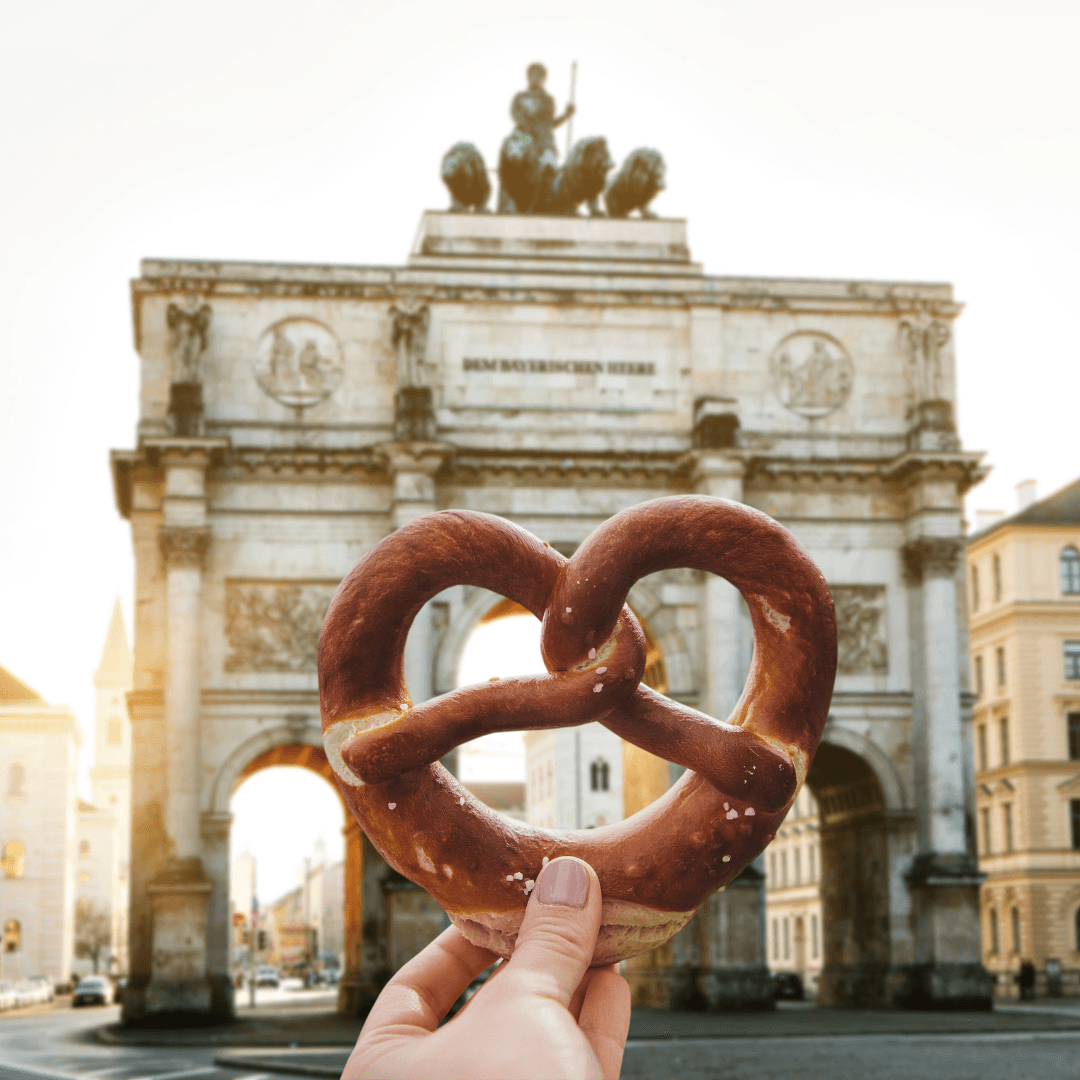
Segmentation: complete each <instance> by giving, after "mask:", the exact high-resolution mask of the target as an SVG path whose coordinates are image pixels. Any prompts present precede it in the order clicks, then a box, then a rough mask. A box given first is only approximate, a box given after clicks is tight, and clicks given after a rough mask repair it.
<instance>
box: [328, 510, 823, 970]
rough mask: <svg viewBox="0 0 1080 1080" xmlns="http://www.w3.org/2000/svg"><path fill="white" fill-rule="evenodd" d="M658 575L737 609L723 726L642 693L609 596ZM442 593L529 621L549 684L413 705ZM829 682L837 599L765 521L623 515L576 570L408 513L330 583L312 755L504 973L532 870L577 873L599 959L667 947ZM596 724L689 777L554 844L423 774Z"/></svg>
mask: <svg viewBox="0 0 1080 1080" xmlns="http://www.w3.org/2000/svg"><path fill="white" fill-rule="evenodd" d="M673 567H690V568H692V569H697V570H705V571H709V572H711V573H714V574H719V575H720V576H722V577H724V578H726V579H727V580H728V581H730V582H731V583H732V584H733V585H735V586H736V587H737V588H738V589H739V590H740V591H741V592H742V594H743V597H744V599H745V600H746V603H747V606H748V607H749V611H750V617H751V620H752V622H753V626H754V642H755V643H754V656H753V660H752V662H751V667H750V673H749V676H748V678H747V682H746V686H745V688H744V690H743V693H742V696H741V697H740V699H739V701H738V703H737V704H736V705H735V708H734V710H733V712H732V714H731V716H730V717H729V718H728V719H727V720H726V721H719V720H714V719H713V718H712V717H709V716H706V715H704V714H703V713H700V712H697V711H695V710H694V709H691V708H689V707H687V706H685V705H682V704H679V703H678V702H675V701H672V700H670V699H668V698H666V697H664V696H662V695H660V694H658V693H655V692H654V691H652V690H650V689H649V688H647V687H645V686H642V685H640V680H641V677H642V674H643V672H644V668H645V637H644V634H643V633H642V630H641V627H640V625H639V624H638V622H637V619H636V618H635V617H634V615H633V613H632V612H631V611H630V609H629V608H628V607H627V606H626V605H625V603H624V601H625V599H626V596H627V594H628V592H629V590H630V588H631V586H632V585H633V584H634V582H636V581H637V580H638V578H641V577H644V576H645V575H646V574H652V573H655V572H656V571H659V570H664V569H668V568H673ZM451 585H474V586H479V587H480V588H484V589H490V590H491V591H493V592H496V593H500V594H502V595H503V596H506V597H509V598H510V599H511V600H515V601H517V602H518V603H519V604H521V605H523V606H524V607H526V608H528V609H529V611H531V612H532V613H533V614H534V615H536V617H537V618H539V619H541V620H542V621H543V629H542V637H541V652H542V655H543V658H544V663H545V665H546V667H547V669H548V671H547V673H546V674H541V675H535V676H529V677H522V678H506V679H500V680H498V681H495V682H490V683H486V684H484V685H482V686H469V687H463V688H461V689H458V690H455V691H453V692H451V693H449V694H443V695H442V696H441V697H438V698H434V699H432V700H430V701H425V702H423V703H421V704H419V705H415V706H414V705H413V704H412V702H411V700H410V698H409V694H408V690H407V688H406V686H405V678H404V668H403V653H404V648H405V639H406V636H407V634H408V631H409V627H410V626H411V624H412V621H413V619H414V618H415V617H416V614H417V612H418V611H419V610H420V608H421V607H422V606H423V605H424V604H425V603H426V602H427V601H428V600H430V599H431V598H432V597H433V596H435V595H436V594H437V593H439V592H441V591H442V590H443V589H446V588H448V587H450V586H451ZM835 673H836V621H835V616H834V613H833V604H832V598H831V596H830V594H829V590H828V587H827V586H826V584H825V579H824V578H823V577H822V575H821V572H820V571H819V570H818V568H817V567H816V566H815V565H814V563H813V562H812V561H811V559H810V557H809V556H808V555H807V554H806V552H805V551H804V550H803V549H802V547H801V546H800V545H799V544H798V542H797V541H796V540H795V539H794V538H793V537H792V536H791V534H790V533H789V532H788V531H787V530H786V529H784V528H783V527H782V526H780V525H779V524H777V523H776V522H775V521H773V520H772V518H770V517H768V516H766V515H765V514H762V513H760V512H759V511H757V510H753V509H751V508H749V507H747V506H743V505H742V504H740V503H733V502H728V501H726V500H724V499H717V498H711V497H708V496H701V495H686V496H675V497H671V498H662V499H656V500H653V501H652V502H647V503H642V504H640V505H637V506H633V507H631V508H630V509H627V510H624V511H622V512H621V513H619V514H616V515H615V516H614V517H612V518H610V519H609V520H608V521H607V522H605V523H604V524H603V525H601V526H600V527H599V528H598V529H596V531H595V532H593V534H592V535H591V536H590V537H589V538H588V539H587V540H586V541H585V542H584V543H583V544H582V545H581V547H580V548H579V549H578V551H577V552H576V553H575V554H574V556H573V558H571V559H570V560H567V559H565V558H564V557H563V556H562V555H560V554H559V553H558V552H556V551H554V550H553V549H552V548H550V547H549V546H548V545H547V544H546V543H543V542H542V541H540V540H538V539H537V538H536V537H535V536H533V535H532V534H531V533H528V532H526V531H525V530H524V529H521V528H519V527H518V526H516V525H514V524H512V523H510V522H508V521H505V520H503V519H502V518H498V517H494V516H491V515H488V514H479V513H473V512H470V511H466V510H444V511H441V512H439V513H435V514H429V515H428V516H426V517H422V518H418V519H416V520H415V521H412V522H410V523H409V524H407V525H404V526H402V527H401V528H399V529H398V530H397V531H396V532H394V533H392V534H391V535H390V536H388V537H386V538H385V539H384V540H383V541H382V542H381V543H379V544H377V545H376V546H375V547H374V548H372V549H371V551H369V552H368V554H367V555H366V556H365V557H364V558H363V559H362V560H361V561H360V563H359V564H358V565H357V566H356V568H355V569H354V570H353V571H352V572H351V573H350V574H349V575H348V577H346V578H345V580H344V581H343V582H342V583H341V585H340V586H339V588H338V590H337V592H336V593H335V594H334V597H333V599H332V601H331V603H330V608H329V611H328V612H327V615H326V620H325V622H324V623H323V628H322V634H321V636H320V639H319V695H320V703H321V708H322V729H323V742H324V745H325V747H326V752H327V756H328V758H329V760H330V764H331V765H332V767H333V769H334V773H335V776H336V780H337V784H338V787H339V788H340V789H341V792H342V795H343V797H344V799H345V801H346V802H347V804H348V805H349V807H350V809H351V810H352V813H353V814H354V815H355V817H356V819H357V821H358V822H359V823H360V825H361V827H362V828H363V829H364V831H365V832H366V833H367V835H368V837H369V838H370V839H371V842H372V843H373V844H374V845H375V847H376V848H377V849H378V851H379V852H380V853H381V854H382V856H383V858H384V859H386V861H387V863H389V864H390V866H392V867H393V868H394V869H395V870H397V871H399V872H400V873H401V874H403V875H404V876H405V877H407V878H410V879H411V880H412V881H414V882H416V883H417V884H418V885H420V886H422V887H423V888H424V889H426V890H427V891H428V892H429V893H430V894H431V895H432V896H433V897H434V898H435V899H436V901H438V903H439V904H440V905H441V906H442V908H443V909H444V910H445V911H446V913H447V914H448V915H449V917H450V919H451V920H452V921H453V922H454V924H455V925H456V926H457V927H458V928H459V929H460V930H461V931H462V933H464V934H465V936H466V937H467V938H469V940H470V941H472V942H474V943H475V944H477V945H480V946H482V947H484V948H487V949H490V950H491V951H492V952H495V953H498V954H499V955H501V956H504V957H508V956H509V955H510V954H511V953H512V952H513V949H514V943H515V939H516V936H517V931H518V928H519V926H520V924H521V919H522V916H523V914H524V911H525V905H526V903H527V900H528V895H529V893H530V892H531V890H532V888H533V885H534V883H535V881H536V878H537V876H538V875H539V873H540V870H541V869H542V867H543V866H544V865H545V864H546V863H547V861H548V860H549V859H555V858H558V857H559V856H563V855H573V856H576V857H578V858H580V859H584V860H585V861H586V862H588V863H589V864H590V865H591V866H592V867H593V868H594V869H595V871H596V873H597V876H598V878H599V880H600V886H601V889H602V893H603V914H602V919H601V927H600V934H599V937H598V940H597V944H596V951H595V953H594V955H593V960H592V963H593V965H602V964H610V963H613V962H615V961H616V960H623V959H626V958H627V957H630V956H634V955H636V954H637V953H640V952H643V951H645V950H646V949H650V948H653V947H655V946H657V945H660V944H662V943H663V942H665V941H667V940H668V939H670V938H671V937H673V936H674V935H675V934H676V933H678V931H679V930H681V929H682V928H683V927H684V926H685V925H686V924H687V923H688V922H689V921H690V919H691V918H692V917H693V915H694V913H695V911H697V909H698V908H699V907H700V906H701V904H702V903H703V902H704V901H705V900H706V899H707V898H708V896H709V895H710V894H711V893H712V892H714V891H715V890H717V889H719V888H721V887H722V886H724V885H725V884H726V883H727V882H729V881H731V880H732V879H733V878H734V877H735V876H736V875H737V874H738V873H739V872H740V871H741V870H742V869H743V868H744V867H745V866H746V865H747V864H748V863H750V862H751V861H753V859H755V858H756V857H757V855H758V854H759V853H760V852H761V850H762V849H763V848H764V847H765V845H766V844H767V843H768V842H769V841H770V840H771V839H772V838H773V836H774V835H775V832H776V828H777V826H778V825H779V823H780V822H781V821H782V820H783V817H784V814H785V813H786V812H787V810H788V808H789V807H790V805H791V803H792V801H793V800H794V798H795V796H796V794H797V793H798V790H799V788H800V786H801V785H802V783H803V780H804V779H805V778H806V774H807V772H808V770H809V768H810V766H811V764H812V762H813V757H814V753H815V751H816V749H817V744H818V740H819V738H820V736H821V731H822V728H823V727H824V724H825V720H826V718H827V714H828V709H829V702H830V700H831V695H832V688H833V680H834V677H835ZM594 720H598V721H600V722H601V723H602V724H604V725H605V726H606V727H607V728H609V729H610V730H611V731H613V732H615V733H616V734H617V735H619V736H621V737H622V738H624V739H626V740H628V741H629V742H632V743H634V744H635V745H636V746H639V747H641V748H642V749H643V750H647V751H649V752H650V753H652V754H656V755H658V756H660V757H663V758H666V759H667V760H668V761H672V762H675V763H677V764H679V765H684V766H686V768H687V769H688V770H689V771H687V772H686V773H684V774H683V776H682V777H681V778H680V779H679V781H678V782H677V783H676V784H675V785H674V786H673V787H672V788H671V789H670V790H669V791H668V792H667V793H666V794H665V795H663V796H662V797H661V798H659V799H657V800H656V801H655V802H654V803H652V804H651V805H650V806H648V807H646V808H645V809H644V810H641V811H639V812H638V813H636V814H634V815H633V816H632V817H630V818H627V819H626V820H624V821H620V822H618V823H616V824H613V825H606V826H604V827H602V828H598V829H594V830H577V831H564V832H559V831H551V830H547V829H541V828H536V827H534V826H531V825H526V824H522V823H520V822H516V821H512V820H511V819H509V818H506V817H503V816H501V815H499V814H497V813H495V812H494V811H493V810H490V809H489V808H488V807H486V806H484V805H483V804H482V803H481V802H479V801H478V800H477V799H476V798H475V797H474V796H472V795H471V794H470V793H469V792H468V791H467V790H466V789H465V788H464V787H462V786H461V784H459V783H458V781H457V780H456V779H455V778H454V776H453V775H452V774H451V773H449V772H448V771H447V770H446V769H445V768H443V767H442V765H440V764H439V762H438V758H440V757H442V756H443V755H444V754H446V753H447V752H448V751H450V750H451V749H452V748H453V747H455V746H457V745H458V744H460V743H462V742H464V741H466V740H469V739H475V738H477V737H478V736H480V735H483V734H486V733H488V732H491V731H511V730H523V729H536V728H556V727H564V726H571V725H577V724H584V723H588V722H590V721H594Z"/></svg>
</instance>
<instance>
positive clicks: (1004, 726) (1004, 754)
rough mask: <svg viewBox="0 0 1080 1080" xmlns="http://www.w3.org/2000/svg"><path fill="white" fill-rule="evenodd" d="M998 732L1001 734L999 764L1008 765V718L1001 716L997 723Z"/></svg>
mask: <svg viewBox="0 0 1080 1080" xmlns="http://www.w3.org/2000/svg"><path fill="white" fill-rule="evenodd" d="M998 731H999V733H1000V734H1001V764H1002V765H1008V764H1009V718H1008V717H1007V716H1003V717H1002V718H1001V719H1000V720H999V721H998Z"/></svg>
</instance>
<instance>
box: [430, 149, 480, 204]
mask: <svg viewBox="0 0 1080 1080" xmlns="http://www.w3.org/2000/svg"><path fill="white" fill-rule="evenodd" d="M440 172H441V175H442V180H443V183H444V184H445V185H446V186H447V188H448V189H449V191H450V209H451V210H457V211H463V210H478V211H482V210H486V209H487V201H488V199H490V198H491V181H490V180H489V179H488V171H487V165H485V164H484V155H483V154H481V153H480V151H479V150H477V149H476V147H475V146H473V144H472V143H467V142H459V143H455V144H454V145H453V146H451V147H450V149H449V150H447V151H446V156H445V157H444V158H443V159H442V169H441V170H440Z"/></svg>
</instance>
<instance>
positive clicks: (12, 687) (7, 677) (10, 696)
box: [0, 667, 45, 704]
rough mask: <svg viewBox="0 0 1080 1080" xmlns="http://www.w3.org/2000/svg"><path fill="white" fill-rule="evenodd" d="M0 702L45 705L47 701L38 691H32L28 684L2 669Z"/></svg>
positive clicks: (0, 674) (0, 669) (0, 671)
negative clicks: (27, 702) (30, 702)
mask: <svg viewBox="0 0 1080 1080" xmlns="http://www.w3.org/2000/svg"><path fill="white" fill-rule="evenodd" d="M0 701H2V702H5V703H6V702H11V703H14V702H17V701H40V702H41V703H42V704H45V699H44V698H43V697H42V696H41V695H40V694H39V693H38V692H37V691H36V690H31V689H30V687H29V686H27V685H26V683H24V682H22V681H21V680H20V679H16V678H15V676H14V675H12V674H11V672H10V671H8V670H7V669H6V668H2V667H0Z"/></svg>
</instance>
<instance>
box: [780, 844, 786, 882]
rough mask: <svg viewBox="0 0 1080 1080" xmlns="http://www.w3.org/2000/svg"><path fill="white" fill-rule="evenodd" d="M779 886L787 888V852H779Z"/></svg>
mask: <svg viewBox="0 0 1080 1080" xmlns="http://www.w3.org/2000/svg"><path fill="white" fill-rule="evenodd" d="M780 888H782V889H786V888H787V852H786V851H781V852H780Z"/></svg>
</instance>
